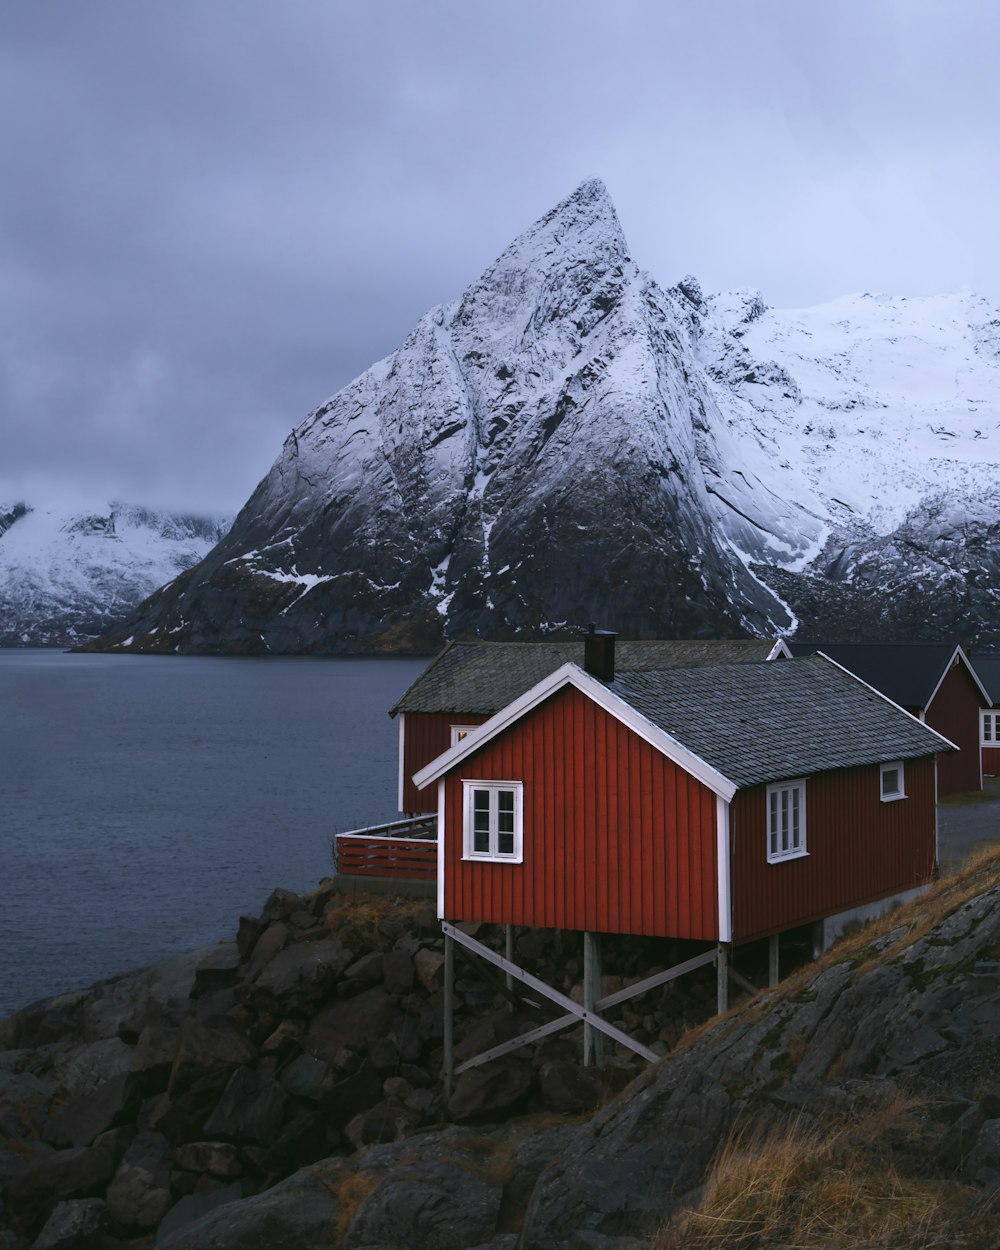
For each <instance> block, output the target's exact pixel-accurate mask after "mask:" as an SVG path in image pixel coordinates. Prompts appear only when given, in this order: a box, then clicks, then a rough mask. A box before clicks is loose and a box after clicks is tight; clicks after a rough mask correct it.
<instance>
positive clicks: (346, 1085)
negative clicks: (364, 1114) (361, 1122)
mask: <svg viewBox="0 0 1000 1250" xmlns="http://www.w3.org/2000/svg"><path fill="white" fill-rule="evenodd" d="M381 1096H382V1080H381V1078H380V1077H379V1074H378V1072H377V1071H376V1069H375V1066H374V1064H372V1063H369V1062H368V1061H367V1060H366V1061H365V1062H364V1063H363V1064H362V1065H361V1067H360V1068H359V1069H358V1070H357V1072H354V1073H353V1074H352V1075H351V1076H349V1077H347V1078H346V1079H345V1080H343V1081H339V1082H338V1083H337V1084H336V1085H334V1086H333V1087H332V1089H330V1090H329V1091H328V1092H327V1093H325V1094H323V1096H322V1099H321V1101H320V1104H319V1107H320V1110H321V1111H323V1112H325V1114H326V1115H328V1116H329V1118H330V1123H331V1124H332V1125H333V1126H334V1127H335V1128H338V1129H341V1128H343V1127H344V1125H345V1124H347V1123H348V1121H349V1120H352V1119H353V1118H354V1117H355V1116H356V1115H357V1114H358V1112H359V1111H364V1110H366V1109H367V1108H368V1107H371V1106H374V1104H375V1103H377V1102H378V1101H379V1099H380V1098H381Z"/></svg>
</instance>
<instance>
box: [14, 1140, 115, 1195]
mask: <svg viewBox="0 0 1000 1250" xmlns="http://www.w3.org/2000/svg"><path fill="white" fill-rule="evenodd" d="M114 1170H115V1162H114V1159H113V1158H112V1157H111V1155H110V1154H108V1152H107V1151H106V1150H101V1149H100V1148H99V1147H96V1146H83V1147H81V1148H80V1149H75V1150H53V1151H52V1153H51V1154H45V1155H41V1156H39V1157H37V1158H35V1159H33V1160H32V1162H31V1163H29V1164H28V1166H27V1167H26V1168H25V1169H24V1171H23V1172H21V1173H20V1175H18V1176H15V1177H13V1178H12V1179H11V1180H10V1182H9V1183H8V1185H7V1188H6V1195H7V1196H9V1197H11V1198H33V1197H37V1196H38V1195H40V1194H45V1195H51V1196H52V1197H54V1198H77V1197H80V1198H85V1197H89V1196H90V1195H91V1194H93V1193H96V1191H97V1190H99V1189H103V1187H104V1186H105V1185H106V1184H107V1182H108V1181H109V1180H110V1179H111V1177H112V1176H113V1175H114Z"/></svg>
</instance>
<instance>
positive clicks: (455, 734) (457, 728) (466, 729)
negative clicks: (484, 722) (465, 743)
mask: <svg viewBox="0 0 1000 1250" xmlns="http://www.w3.org/2000/svg"><path fill="white" fill-rule="evenodd" d="M475 728H476V726H475V725H449V726H448V736H449V738H450V739H451V741H450V742H449V743H448V745H449V746H452V747H453V746H455V745H456V744H457V743H459V742H461V741H462V739H463V738H467V737H468V736H469V734H470V733H472V731H473V729H475Z"/></svg>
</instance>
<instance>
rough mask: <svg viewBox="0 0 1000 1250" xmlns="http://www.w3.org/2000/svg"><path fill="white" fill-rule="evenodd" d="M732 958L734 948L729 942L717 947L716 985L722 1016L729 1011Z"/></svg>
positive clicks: (717, 1008)
mask: <svg viewBox="0 0 1000 1250" xmlns="http://www.w3.org/2000/svg"><path fill="white" fill-rule="evenodd" d="M731 958H732V947H731V946H730V945H729V943H728V942H720V943H719V945H718V946H717V947H716V964H715V973H716V976H715V984H716V1010H717V1011H718V1013H719V1015H720V1016H721V1015H722V1013H723V1012H724V1011H728V1009H729V963H730V959H731Z"/></svg>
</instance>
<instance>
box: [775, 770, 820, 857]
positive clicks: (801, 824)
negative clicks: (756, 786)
mask: <svg viewBox="0 0 1000 1250" xmlns="http://www.w3.org/2000/svg"><path fill="white" fill-rule="evenodd" d="M785 791H787V792H788V793H789V795H790V796H791V795H792V794H793V793H796V794H797V795H798V817H799V819H798V839H797V841H796V844H795V845H794V846H790V847H788V849H786V850H782V848H781V847H780V846H776V847H775V849H773V850H772V845H771V844H772V836H773V837H774V838H775V841H776V842H780V841H781V829H780V826H778V827H775V822H774V821H773V820H772V817H773V816H774V815H775V814H776V812H773V811H772V803H771V799H772V796H779V797H778V803H779V805H780V803H781V799H780V795H781V794H782V793H783V792H785ZM789 801H790V803H794V799H791V798H790V800H789ZM764 803H765V806H764V810H765V812H766V817H765V824H764V832H765V837H766V839H767V841H766V846H767V862H768V863H769V864H783V863H784V862H785V860H787V859H802V858H803V857H804V856H806V855H808V854H809V852H808V850H807V849H806V779H805V777H796V778H795V779H794V780H792V781H778V782H775V783H774V784H773V785H770V786H768V787H767V792H766V797H765V800H764ZM777 810H778V811H779V812H780V806H779V808H778V809H777Z"/></svg>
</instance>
